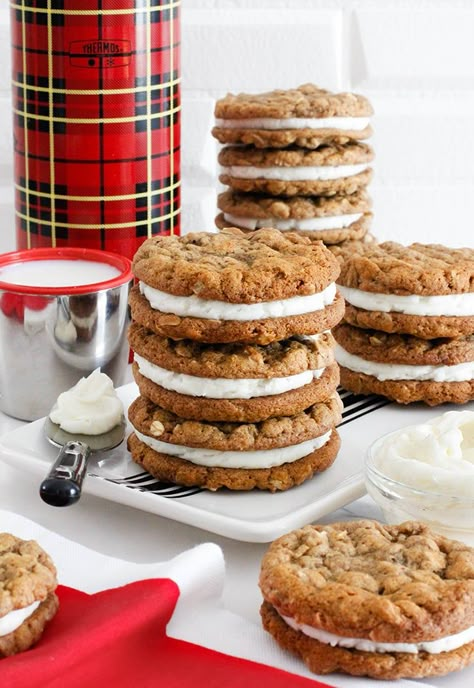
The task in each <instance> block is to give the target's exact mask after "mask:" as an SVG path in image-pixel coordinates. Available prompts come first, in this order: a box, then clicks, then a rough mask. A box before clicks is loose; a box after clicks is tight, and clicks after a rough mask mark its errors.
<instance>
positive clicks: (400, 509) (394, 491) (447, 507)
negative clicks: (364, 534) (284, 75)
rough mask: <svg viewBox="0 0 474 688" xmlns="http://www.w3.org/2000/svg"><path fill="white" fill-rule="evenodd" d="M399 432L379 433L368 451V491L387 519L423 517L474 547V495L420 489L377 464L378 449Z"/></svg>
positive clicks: (437, 527)
mask: <svg viewBox="0 0 474 688" xmlns="http://www.w3.org/2000/svg"><path fill="white" fill-rule="evenodd" d="M395 434H396V433H390V434H389V435H384V436H383V437H380V438H379V439H378V440H377V441H376V442H374V444H372V446H371V447H369V450H368V452H367V457H366V462H365V484H366V487H367V492H368V493H369V495H370V496H371V497H372V499H373V500H374V501H375V502H376V503H377V504H378V505H379V506H380V508H381V509H382V511H383V513H384V516H385V519H386V521H387V523H401V522H403V521H422V522H424V523H426V524H427V525H429V526H430V527H431V528H432V529H433V530H434V531H436V532H437V533H440V534H441V535H445V536H446V537H449V538H452V539H454V540H461V541H462V542H465V543H467V544H468V545H470V546H473V547H474V495H473V496H472V497H465V496H463V497H456V496H453V495H447V494H442V493H439V492H434V491H433V492H431V491H428V490H421V489H416V488H414V487H412V486H411V485H407V484H406V483H402V482H399V481H397V480H394V479H393V478H389V477H388V476H387V475H385V474H384V473H383V472H382V471H381V470H380V469H379V468H378V467H377V450H378V448H379V447H380V445H381V444H382V443H384V442H386V440H387V439H388V438H389V437H390V435H395Z"/></svg>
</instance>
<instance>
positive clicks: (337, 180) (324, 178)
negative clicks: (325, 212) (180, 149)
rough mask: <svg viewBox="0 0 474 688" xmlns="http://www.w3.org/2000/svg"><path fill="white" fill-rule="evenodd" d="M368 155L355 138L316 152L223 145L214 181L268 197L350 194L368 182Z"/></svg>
mask: <svg viewBox="0 0 474 688" xmlns="http://www.w3.org/2000/svg"><path fill="white" fill-rule="evenodd" d="M373 157H374V155H373V151H372V149H371V148H370V146H368V145H367V144H365V143H356V142H350V143H346V144H345V145H339V144H324V145H322V146H320V147H319V148H317V149H316V150H307V149H304V148H297V147H295V146H292V147H290V148H285V149H282V150H275V149H272V148H260V149H259V148H253V147H250V146H227V147H226V148H223V149H222V150H221V151H220V153H219V156H218V161H219V164H220V166H221V171H220V176H219V180H220V181H221V182H222V184H226V185H227V186H230V187H231V188H232V189H234V190H235V191H245V192H249V191H250V192H252V193H264V194H269V195H270V196H336V195H340V194H352V193H355V192H356V191H359V190H360V189H363V188H365V187H366V186H367V184H368V183H369V182H370V180H371V178H372V168H371V167H370V162H371V161H372V160H373Z"/></svg>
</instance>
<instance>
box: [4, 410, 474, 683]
mask: <svg viewBox="0 0 474 688" xmlns="http://www.w3.org/2000/svg"><path fill="white" fill-rule="evenodd" d="M23 424H24V423H22V422H21V421H18V420H15V419H13V418H9V417H8V416H5V415H4V414H2V413H1V412H0V436H1V435H3V434H4V433H5V432H8V431H10V430H14V429H15V428H18V427H21V426H22V425H23ZM38 487H39V485H38V480H37V478H36V476H32V475H30V474H27V473H25V472H22V471H20V470H16V469H14V468H11V467H9V466H7V465H6V464H4V463H3V462H2V461H1V457H0V506H1V508H2V509H5V510H9V511H13V512H15V513H17V514H21V515H23V516H25V517H27V518H29V519H31V520H32V521H34V522H35V523H38V524H40V525H42V526H44V527H45V528H48V529H49V530H51V531H53V532H56V533H59V534H60V535H63V536H64V537H66V538H69V539H70V540H74V541H76V542H79V543H80V544H82V545H85V546H87V547H89V548H91V549H94V550H96V551H98V552H101V553H103V554H107V555H110V556H114V557H119V558H121V559H126V560H128V561H133V562H137V563H145V562H146V563H152V562H156V561H162V560H166V559H169V558H171V557H173V556H175V555H176V554H179V553H180V552H182V551H184V550H186V549H188V548H190V547H192V546H194V545H197V544H200V543H204V542H215V543H216V544H217V545H219V546H220V547H221V549H222V550H223V552H224V557H225V561H226V583H225V588H224V599H223V603H224V605H225V606H226V607H227V608H228V609H229V610H231V611H233V612H235V613H236V614H240V615H241V616H244V617H246V618H248V619H249V620H251V621H253V622H254V623H260V621H259V607H260V603H261V595H260V591H259V589H258V586H257V580H258V573H259V567H260V561H261V558H262V556H263V553H264V552H265V550H266V548H267V545H265V544H254V543H247V542H237V541H235V540H230V539H227V538H225V537H221V536H219V535H214V534H213V533H208V532H206V531H203V530H200V529H197V528H193V527H192V526H188V525H184V524H181V523H177V522H174V521H171V520H168V519H165V518H161V517H159V516H155V515H153V514H150V513H147V512H144V511H140V510H138V509H132V508H130V507H127V506H122V505H120V504H116V503H114V502H109V501H106V500H103V499H100V498H97V497H93V496H91V495H84V496H83V497H82V498H81V500H80V502H79V503H78V504H76V505H74V506H72V507H70V508H65V509H57V508H55V507H50V506H48V505H47V504H45V503H44V502H42V500H41V499H40V497H39V495H38ZM354 517H370V518H378V519H382V515H381V512H380V510H379V509H378V507H377V506H376V505H375V503H374V502H373V501H372V500H371V499H370V498H369V497H364V498H362V499H359V500H357V501H356V502H353V503H352V504H350V505H349V506H347V507H346V508H344V509H340V510H339V511H336V512H334V513H332V514H331V515H330V516H329V517H327V518H326V519H323V520H322V521H326V522H330V521H336V520H348V519H351V518H354ZM367 683H368V685H369V684H370V681H369V680H367ZM427 683H429V684H431V685H436V686H441V687H443V688H467V686H473V685H474V667H470V668H468V669H465V670H464V671H461V672H457V673H454V674H451V675H449V676H445V677H440V678H431V679H429V681H427ZM420 684H423V681H420Z"/></svg>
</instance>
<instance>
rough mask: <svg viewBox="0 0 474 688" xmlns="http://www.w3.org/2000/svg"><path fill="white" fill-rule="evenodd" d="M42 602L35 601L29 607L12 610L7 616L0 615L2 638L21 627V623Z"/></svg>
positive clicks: (0, 633)
mask: <svg viewBox="0 0 474 688" xmlns="http://www.w3.org/2000/svg"><path fill="white" fill-rule="evenodd" d="M40 604H41V602H40V601H37V602H33V604H30V605H28V607H23V608H22V609H14V610H13V611H12V612H8V614H5V616H2V617H0V638H1V637H2V636H4V635H8V634H9V633H13V631H16V629H17V628H20V626H21V624H22V623H23V622H24V621H25V620H26V619H27V618H28V617H29V616H31V615H32V614H33V612H35V611H36V609H37V608H38V607H39V606H40Z"/></svg>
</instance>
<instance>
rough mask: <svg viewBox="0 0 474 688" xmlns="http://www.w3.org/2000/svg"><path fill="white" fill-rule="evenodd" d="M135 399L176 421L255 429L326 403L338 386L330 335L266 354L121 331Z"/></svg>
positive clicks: (298, 339) (135, 328)
mask: <svg viewBox="0 0 474 688" xmlns="http://www.w3.org/2000/svg"><path fill="white" fill-rule="evenodd" d="M129 342H130V346H131V347H132V349H133V350H134V352H135V362H134V364H133V374H134V377H135V381H136V382H137V385H138V387H139V390H140V393H141V394H142V395H143V396H145V397H147V398H148V399H151V400H152V401H153V402H154V403H156V404H158V405H159V406H161V407H162V408H164V409H166V410H168V411H171V412H173V413H175V414H176V415H179V416H182V417H184V418H189V419H196V420H209V421H247V422H256V421H260V420H264V419H265V418H270V417H274V416H288V415H294V414H295V413H298V412H299V411H303V410H304V409H306V408H308V407H309V406H312V405H313V404H315V403H317V402H321V401H324V400H325V399H328V398H329V397H330V396H331V395H332V394H333V393H334V392H335V391H336V388H337V385H338V383H339V370H338V366H337V365H336V364H335V361H334V346H335V342H334V338H333V337H332V335H331V333H330V332H324V333H321V334H319V335H312V336H309V337H304V336H295V337H292V338H290V339H286V340H284V341H280V342H273V343H271V344H268V345H267V346H259V345H258V344H242V343H232V344H217V345H216V344H201V343H199V342H194V341H191V340H180V341H175V340H172V339H166V338H163V337H159V336H158V335H156V334H154V333H153V332H151V331H150V330H147V329H146V328H143V327H141V326H139V325H137V324H136V323H134V324H132V325H131V327H130V330H129Z"/></svg>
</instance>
